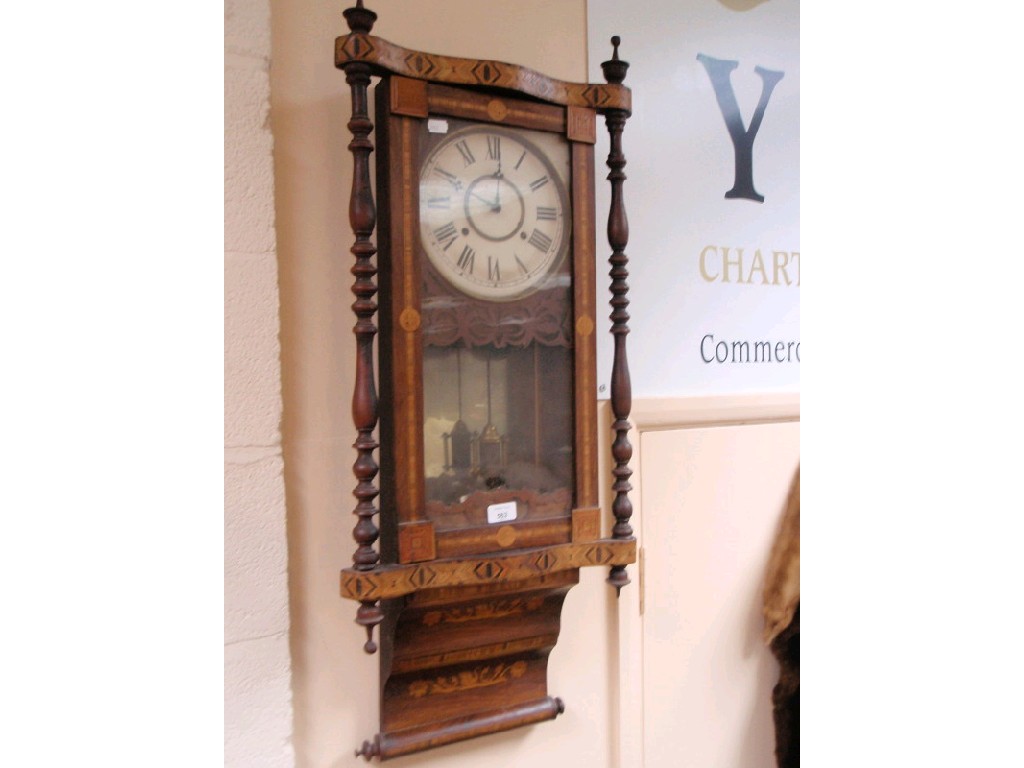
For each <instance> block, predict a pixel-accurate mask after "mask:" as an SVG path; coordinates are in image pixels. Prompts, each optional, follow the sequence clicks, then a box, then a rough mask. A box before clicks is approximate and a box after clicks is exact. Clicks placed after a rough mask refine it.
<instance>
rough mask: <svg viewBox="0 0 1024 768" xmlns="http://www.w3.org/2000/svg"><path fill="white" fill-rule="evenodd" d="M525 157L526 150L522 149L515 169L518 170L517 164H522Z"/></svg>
mask: <svg viewBox="0 0 1024 768" xmlns="http://www.w3.org/2000/svg"><path fill="white" fill-rule="evenodd" d="M525 159H526V150H523V154H522V155H520V156H519V162H518V163H516V168H515V169H516V170H517V171H518V170H519V166H520V165H522V164H523V160H525Z"/></svg>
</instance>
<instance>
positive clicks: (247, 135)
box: [224, 0, 294, 768]
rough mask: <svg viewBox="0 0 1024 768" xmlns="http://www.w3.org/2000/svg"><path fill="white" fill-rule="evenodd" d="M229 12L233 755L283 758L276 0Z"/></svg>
mask: <svg viewBox="0 0 1024 768" xmlns="http://www.w3.org/2000/svg"><path fill="white" fill-rule="evenodd" d="M224 22H225V55H224V135H225V142H224V193H225V199H224V352H225V358H224V385H225V394H224V410H225V419H224V427H225V433H224V496H225V499H224V524H225V531H224V533H225V536H224V540H225V552H224V597H225V615H224V700H225V707H224V749H225V765H226V766H228V767H229V768H284V767H285V766H291V765H293V764H294V753H293V750H292V746H291V732H292V713H291V664H290V658H289V652H288V583H287V544H286V539H285V506H284V500H285V498H284V477H283V457H282V451H281V431H280V422H281V385H280V382H281V366H280V344H279V342H278V326H279V324H278V288H277V281H278V276H277V254H276V238H275V234H274V169H273V158H272V148H273V138H272V136H271V132H270V125H269V120H268V117H269V110H270V76H269V63H270V6H269V4H268V3H267V2H266V0H227V2H226V4H225V16H224Z"/></svg>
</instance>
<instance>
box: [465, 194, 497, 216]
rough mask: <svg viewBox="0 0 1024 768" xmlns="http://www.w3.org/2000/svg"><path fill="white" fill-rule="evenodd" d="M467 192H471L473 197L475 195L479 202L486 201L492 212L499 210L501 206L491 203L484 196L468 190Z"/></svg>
mask: <svg viewBox="0 0 1024 768" xmlns="http://www.w3.org/2000/svg"><path fill="white" fill-rule="evenodd" d="M469 194H471V195H472V196H473V197H475V198H476V199H477V200H479V201H480V202H481V203H486V204H487V205H488V206H489V207H490V209H491V211H492V212H493V213H497V212H498V211H500V210H501V206H500V205H497V204H496V203H492V202H491V201H490V200H488V199H486V198H483V197H480V195H478V194H477V193H476V192H470V193H469Z"/></svg>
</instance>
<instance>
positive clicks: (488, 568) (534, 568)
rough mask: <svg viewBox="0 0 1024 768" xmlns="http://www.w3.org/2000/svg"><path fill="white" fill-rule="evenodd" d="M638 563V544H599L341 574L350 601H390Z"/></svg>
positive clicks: (344, 594)
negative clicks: (415, 594)
mask: <svg viewBox="0 0 1024 768" xmlns="http://www.w3.org/2000/svg"><path fill="white" fill-rule="evenodd" d="M635 562H636V541H635V540H615V539H598V540H596V541H584V542H572V543H570V544H558V545H555V546H550V547H541V548H538V549H526V550H516V551H515V552H510V553H507V554H504V553H494V554H493V555H482V556H477V557H473V558H465V559H452V560H432V561H430V562H425V563H408V564H396V565H383V566H379V567H377V568H375V569H373V570H372V571H357V570H356V569H354V568H346V569H344V570H343V571H342V572H341V596H342V597H347V598H349V599H351V600H380V599H389V598H392V597H401V596H402V595H409V594H412V593H413V592H416V591H418V590H421V589H434V588H437V587H455V586H465V585H472V586H476V585H480V584H492V583H496V582H512V581H520V580H524V579H528V578H532V577H535V576H538V575H543V574H547V573H556V572H558V571H565V570H569V569H571V568H583V567H586V566H591V565H603V566H609V565H628V564H629V563H635Z"/></svg>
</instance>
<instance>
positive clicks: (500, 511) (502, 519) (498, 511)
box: [487, 501, 516, 523]
mask: <svg viewBox="0 0 1024 768" xmlns="http://www.w3.org/2000/svg"><path fill="white" fill-rule="evenodd" d="M515 519H516V503H515V502H514V501H506V502H503V503H501V504H491V505H490V506H488V507H487V522H488V523H508V522H510V521H512V520H515Z"/></svg>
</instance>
